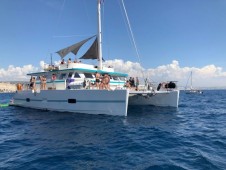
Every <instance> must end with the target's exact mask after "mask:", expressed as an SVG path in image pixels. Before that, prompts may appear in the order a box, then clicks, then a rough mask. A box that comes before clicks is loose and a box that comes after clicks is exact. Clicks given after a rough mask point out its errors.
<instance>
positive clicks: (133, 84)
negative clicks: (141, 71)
mask: <svg viewBox="0 0 226 170" xmlns="http://www.w3.org/2000/svg"><path fill="white" fill-rule="evenodd" d="M125 87H126V88H135V90H137V91H138V90H139V89H138V87H139V79H138V77H136V79H135V78H134V77H130V78H129V80H127V81H126V84H125Z"/></svg>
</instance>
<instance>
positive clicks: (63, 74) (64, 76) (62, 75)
mask: <svg viewBox="0 0 226 170" xmlns="http://www.w3.org/2000/svg"><path fill="white" fill-rule="evenodd" d="M66 76H67V74H66V73H62V74H61V75H60V77H59V79H65V78H66Z"/></svg>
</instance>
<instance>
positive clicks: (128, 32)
mask: <svg viewBox="0 0 226 170" xmlns="http://www.w3.org/2000/svg"><path fill="white" fill-rule="evenodd" d="M118 4H119V7H120V10H121V13H122V17H123V20H124V23H125V26H126V31H127V34H128V37H129V41H130V43H131V46H133V40H132V38H131V36H130V31H129V28H128V26H127V25H126V18H125V15H123V14H124V12H123V9H122V5H121V3H120V0H118Z"/></svg>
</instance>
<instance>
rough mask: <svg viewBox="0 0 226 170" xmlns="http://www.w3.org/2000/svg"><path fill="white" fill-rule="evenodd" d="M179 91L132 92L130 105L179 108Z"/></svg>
mask: <svg viewBox="0 0 226 170" xmlns="http://www.w3.org/2000/svg"><path fill="white" fill-rule="evenodd" d="M179 93H180V91H179V90H173V91H155V92H152V91H149V92H148V91H147V92H130V95H129V105H154V106H163V107H178V103H179Z"/></svg>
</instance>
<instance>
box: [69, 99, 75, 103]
mask: <svg viewBox="0 0 226 170" xmlns="http://www.w3.org/2000/svg"><path fill="white" fill-rule="evenodd" d="M68 103H76V99H68Z"/></svg>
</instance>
